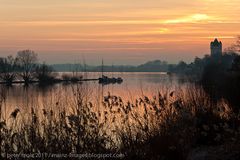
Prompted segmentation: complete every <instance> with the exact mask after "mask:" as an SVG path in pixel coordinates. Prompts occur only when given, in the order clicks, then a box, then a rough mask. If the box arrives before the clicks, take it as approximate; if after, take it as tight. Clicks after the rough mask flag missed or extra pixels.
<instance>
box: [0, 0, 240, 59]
mask: <svg viewBox="0 0 240 160" xmlns="http://www.w3.org/2000/svg"><path fill="white" fill-rule="evenodd" d="M0 2H1V6H0V33H1V34H0V35H1V37H0V56H6V55H8V54H12V55H14V54H15V53H16V52H17V51H18V50H22V49H32V50H35V51H36V52H37V53H38V54H39V57H40V59H41V60H42V61H46V62H47V63H63V62H66V63H68V62H69V63H71V62H74V61H76V60H81V59H83V57H84V59H85V60H86V61H87V63H89V64H98V63H100V61H101V59H102V58H103V59H105V61H106V63H114V64H140V63H142V62H145V61H148V60H153V59H161V60H166V61H169V62H170V63H175V62H177V61H180V60H185V61H187V62H189V61H191V60H192V59H193V58H194V57H195V56H199V57H201V56H203V55H204V54H209V43H210V41H212V40H213V39H214V38H218V39H219V40H221V41H222V42H223V47H224V48H225V47H227V46H228V45H230V44H231V43H233V42H234V40H235V36H237V35H239V34H240V31H239V27H240V17H239V16H238V15H239V13H240V6H239V2H240V1H239V0H231V2H229V1H228V0H217V1H216V0H195V1H190V0H182V1H178V0H162V1H161V2H160V1H157V0H149V1H144V0H138V1H137V0H131V1H130V2H129V0H122V1H114V0H102V1H97V0H91V1H88V2H87V1H83V0H71V1H64V0H52V1H47V0H42V1H31V0H22V1H17V0H8V1H5V0H0Z"/></svg>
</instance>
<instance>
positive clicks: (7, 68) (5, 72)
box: [0, 56, 17, 85]
mask: <svg viewBox="0 0 240 160" xmlns="http://www.w3.org/2000/svg"><path fill="white" fill-rule="evenodd" d="M16 70H17V63H16V59H15V58H14V57H13V56H8V57H6V58H1V59H0V79H1V80H2V81H4V82H6V83H7V84H9V85H11V84H12V82H13V81H14V80H15V79H16Z"/></svg>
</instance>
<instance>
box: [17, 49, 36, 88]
mask: <svg viewBox="0 0 240 160" xmlns="http://www.w3.org/2000/svg"><path fill="white" fill-rule="evenodd" d="M16 59H17V62H18V65H19V66H20V68H21V72H20V76H21V78H22V79H23V80H24V82H25V84H28V83H29V82H30V81H31V80H33V78H34V75H33V73H34V71H35V68H36V66H37V62H38V57H37V54H36V53H35V52H34V51H32V50H23V51H19V52H18V53H17V57H16Z"/></svg>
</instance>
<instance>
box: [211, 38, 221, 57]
mask: <svg viewBox="0 0 240 160" xmlns="http://www.w3.org/2000/svg"><path fill="white" fill-rule="evenodd" d="M210 48H211V56H213V57H216V56H217V57H218V56H222V42H221V41H218V40H217V38H215V40H214V41H213V42H211V44H210Z"/></svg>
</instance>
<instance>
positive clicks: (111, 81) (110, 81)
mask: <svg viewBox="0 0 240 160" xmlns="http://www.w3.org/2000/svg"><path fill="white" fill-rule="evenodd" d="M122 82H123V79H122V78H121V77H117V78H115V77H112V78H109V77H108V76H104V74H103V60H102V77H100V78H99V83H100V84H114V83H118V84H120V83H122Z"/></svg>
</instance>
